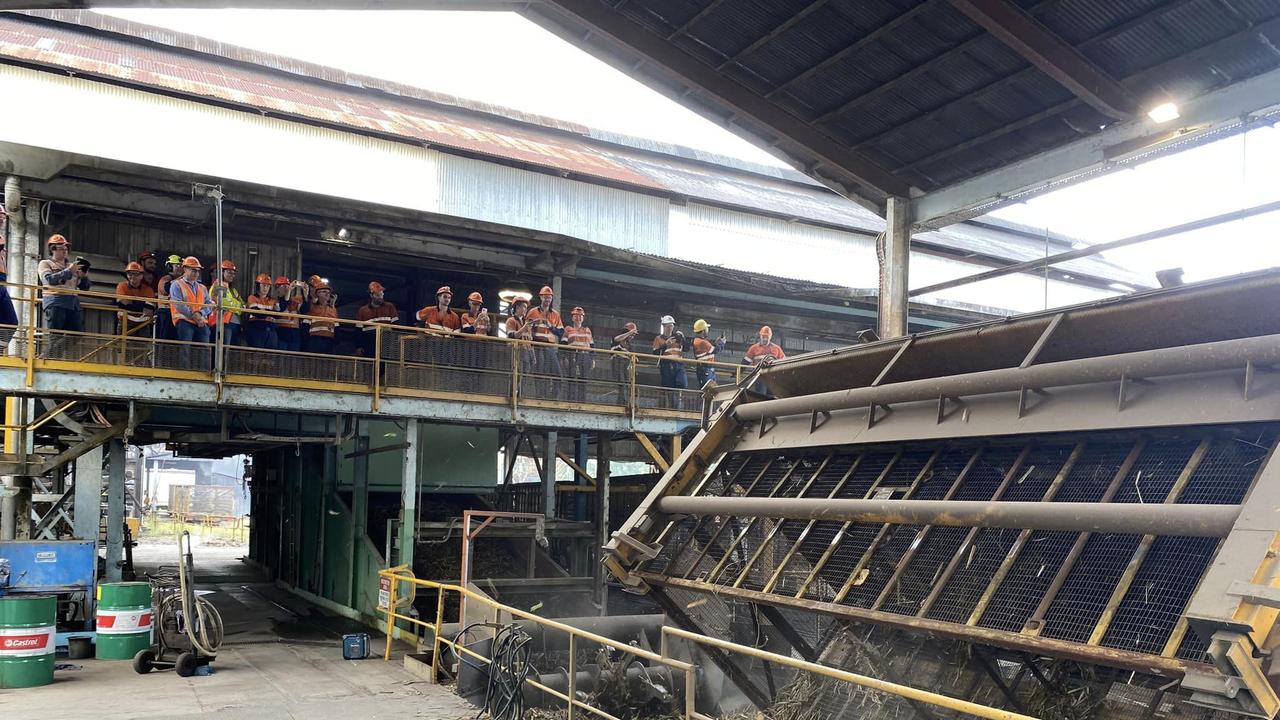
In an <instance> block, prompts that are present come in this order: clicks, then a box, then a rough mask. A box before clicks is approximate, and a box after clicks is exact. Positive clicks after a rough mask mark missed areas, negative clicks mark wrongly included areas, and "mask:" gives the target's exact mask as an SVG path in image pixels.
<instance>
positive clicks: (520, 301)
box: [511, 297, 529, 307]
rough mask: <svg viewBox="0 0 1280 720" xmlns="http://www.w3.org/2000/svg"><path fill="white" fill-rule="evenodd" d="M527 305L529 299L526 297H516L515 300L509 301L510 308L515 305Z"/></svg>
mask: <svg viewBox="0 0 1280 720" xmlns="http://www.w3.org/2000/svg"><path fill="white" fill-rule="evenodd" d="M528 304H529V298H527V297H518V298H516V299H515V300H512V301H511V307H515V306H517V305H528Z"/></svg>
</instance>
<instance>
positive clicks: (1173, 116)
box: [1147, 102, 1182, 125]
mask: <svg viewBox="0 0 1280 720" xmlns="http://www.w3.org/2000/svg"><path fill="white" fill-rule="evenodd" d="M1147 117H1149V118H1151V121H1152V122H1154V123H1157V124H1161V125H1163V124H1164V123H1167V122H1173V121H1174V120H1177V119H1178V118H1180V117H1182V115H1181V114H1179V113H1178V105H1177V103H1173V102H1164V103H1160V104H1159V105H1157V106H1155V107H1153V108H1151V109H1150V110H1148V111H1147Z"/></svg>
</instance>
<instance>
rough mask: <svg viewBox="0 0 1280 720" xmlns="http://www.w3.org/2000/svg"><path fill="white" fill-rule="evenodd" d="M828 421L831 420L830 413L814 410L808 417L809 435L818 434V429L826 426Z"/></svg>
mask: <svg viewBox="0 0 1280 720" xmlns="http://www.w3.org/2000/svg"><path fill="white" fill-rule="evenodd" d="M819 418H821V419H819ZM830 419H831V413H829V412H827V411H826V410H814V411H813V412H812V413H810V415H809V434H810V435H812V434H814V433H816V432H818V428H820V427H822V426H823V425H826V424H827V421H828V420H830Z"/></svg>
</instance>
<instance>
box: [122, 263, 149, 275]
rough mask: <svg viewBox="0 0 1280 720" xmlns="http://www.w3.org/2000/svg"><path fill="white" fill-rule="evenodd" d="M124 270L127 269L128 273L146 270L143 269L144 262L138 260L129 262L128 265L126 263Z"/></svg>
mask: <svg viewBox="0 0 1280 720" xmlns="http://www.w3.org/2000/svg"><path fill="white" fill-rule="evenodd" d="M124 271H125V272H126V273H131V272H136V273H140V272H146V271H145V270H143V269H142V264H141V263H136V262H131V263H129V264H128V265H125V266H124Z"/></svg>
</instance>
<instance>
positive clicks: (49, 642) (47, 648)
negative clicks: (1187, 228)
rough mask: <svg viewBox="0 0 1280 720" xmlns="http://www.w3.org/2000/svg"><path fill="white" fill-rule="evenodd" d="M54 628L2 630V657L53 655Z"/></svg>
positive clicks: (48, 626)
mask: <svg viewBox="0 0 1280 720" xmlns="http://www.w3.org/2000/svg"><path fill="white" fill-rule="evenodd" d="M53 632H54V630H53V626H52V625H44V626H42V627H33V628H0V657H26V656H30V655H52V654H53V650H54V646H53Z"/></svg>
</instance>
